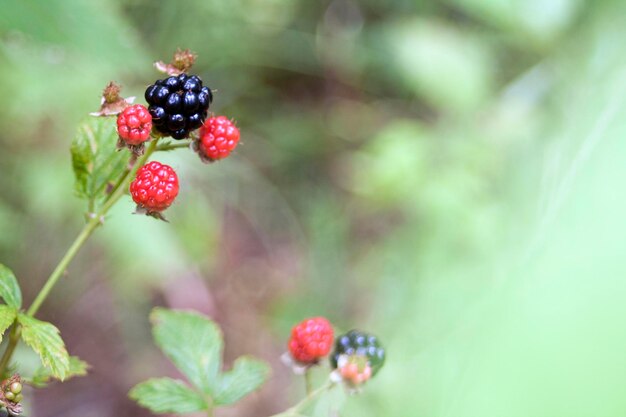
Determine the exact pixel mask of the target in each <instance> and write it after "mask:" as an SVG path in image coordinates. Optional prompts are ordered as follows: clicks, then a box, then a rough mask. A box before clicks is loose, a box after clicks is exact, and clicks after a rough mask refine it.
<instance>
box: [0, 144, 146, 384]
mask: <svg viewBox="0 0 626 417" xmlns="http://www.w3.org/2000/svg"><path fill="white" fill-rule="evenodd" d="M156 145H157V140H153V141H152V142H151V143H150V146H149V147H148V149H147V150H146V152H145V153H144V154H143V155H142V156H141V157H140V158H139V159H138V160H137V163H135V164H134V165H133V167H132V168H128V169H127V170H126V171H125V172H124V173H123V174H122V177H121V178H122V179H121V180H120V181H118V184H119V186H118V187H117V188H116V189H115V190H114V191H113V193H111V194H110V196H109V198H108V199H107V200H106V202H105V203H104V205H103V206H102V208H101V209H100V211H99V212H98V213H97V214H94V215H93V217H92V218H91V220H89V222H88V223H87V224H86V225H85V226H84V227H83V229H82V230H81V231H80V233H79V234H78V236H77V237H76V239H74V242H72V245H71V246H70V247H69V249H68V250H67V252H65V255H63V258H61V260H60V261H59V263H58V265H57V266H56V268H54V270H53V271H52V274H50V276H49V277H48V279H47V280H46V283H45V284H44V286H43V287H42V288H41V290H39V293H38V294H37V296H36V297H35V300H34V301H33V303H32V304H31V305H30V307H29V308H28V310H27V311H26V314H27V315H29V316H34V315H35V314H37V311H39V308H40V307H41V305H42V304H43V302H44V301H45V300H46V298H48V295H50V292H51V291H52V288H54V286H55V285H56V283H57V282H58V281H59V279H60V278H61V277H62V276H63V274H64V272H65V270H66V269H67V267H68V265H69V264H70V262H71V261H72V259H74V257H75V256H76V254H77V253H78V251H79V250H80V248H81V247H82V246H83V245H84V244H85V242H86V241H87V239H88V238H89V237H90V236H91V234H92V233H93V231H94V230H96V228H97V227H98V226H99V225H100V224H101V223H102V221H103V220H104V217H105V216H106V214H107V212H108V211H109V209H111V207H113V205H114V204H115V203H117V201H118V200H119V199H120V198H121V197H122V196H123V195H124V193H125V192H126V189H127V188H128V184H129V183H130V178H132V177H133V176H134V174H135V172H137V170H138V169H139V167H141V166H142V165H143V164H144V163H145V162H146V161H147V160H148V158H149V157H150V155H152V153H153V152H154V151H155V149H156ZM122 185H125V186H122ZM20 333H21V329H20V326H19V324H17V323H16V324H15V325H14V326H13V329H12V330H11V337H10V339H9V343H8V345H7V349H6V350H5V352H4V354H3V355H2V359H0V375H2V374H3V373H4V371H5V369H6V367H7V365H8V363H9V361H10V360H11V356H12V355H13V352H14V351H15V347H16V346H17V343H18V342H19V340H20V337H19V336H20Z"/></svg>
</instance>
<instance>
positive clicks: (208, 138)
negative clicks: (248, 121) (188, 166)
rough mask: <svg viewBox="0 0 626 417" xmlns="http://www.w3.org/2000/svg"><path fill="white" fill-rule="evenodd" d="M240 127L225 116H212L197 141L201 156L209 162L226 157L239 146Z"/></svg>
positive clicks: (201, 130) (202, 128) (201, 129)
mask: <svg viewBox="0 0 626 417" xmlns="http://www.w3.org/2000/svg"><path fill="white" fill-rule="evenodd" d="M238 143H239V129H237V126H235V125H234V124H233V122H231V121H230V120H228V119H227V118H226V117H224V116H217V117H211V118H209V119H208V120H207V121H206V122H204V125H203V126H202V127H201V128H200V138H199V141H198V143H197V147H198V153H199V154H200V157H201V158H202V157H204V158H206V159H207V160H208V161H209V162H212V161H217V160H219V159H224V158H226V157H227V156H228V155H230V153H231V152H232V151H233V150H234V149H235V148H236V147H237V144H238Z"/></svg>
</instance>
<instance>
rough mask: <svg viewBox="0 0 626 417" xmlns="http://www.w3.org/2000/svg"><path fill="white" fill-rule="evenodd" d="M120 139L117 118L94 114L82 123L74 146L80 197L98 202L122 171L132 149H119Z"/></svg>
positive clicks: (74, 160) (77, 188)
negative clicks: (118, 138)
mask: <svg viewBox="0 0 626 417" xmlns="http://www.w3.org/2000/svg"><path fill="white" fill-rule="evenodd" d="M116 143H117V132H116V128H115V119H114V118H110V117H90V118H89V119H87V120H86V121H85V122H84V123H83V124H82V125H81V126H80V128H79V130H78V133H77V134H76V137H75V138H74V141H73V142H72V147H71V152H72V166H73V168H74V175H75V177H76V183H75V189H76V193H77V194H78V196H79V197H81V198H85V199H87V200H89V201H93V202H97V200H99V199H100V198H102V197H103V196H104V195H105V191H106V187H107V185H109V184H111V183H114V182H115V181H116V180H117V178H118V177H119V176H120V175H121V174H122V172H123V171H124V168H125V165H126V163H127V161H128V153H127V152H118V151H117V149H116Z"/></svg>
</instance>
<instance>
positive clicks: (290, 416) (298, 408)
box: [270, 381, 335, 417]
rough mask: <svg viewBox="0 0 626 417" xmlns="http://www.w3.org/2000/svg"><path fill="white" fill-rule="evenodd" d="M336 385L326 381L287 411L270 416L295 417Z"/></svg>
mask: <svg viewBox="0 0 626 417" xmlns="http://www.w3.org/2000/svg"><path fill="white" fill-rule="evenodd" d="M334 386H335V383H334V382H332V381H328V382H327V383H325V384H324V385H322V386H321V387H319V388H318V389H316V390H315V391H313V392H311V393H310V394H309V395H307V396H306V397H305V398H304V399H303V400H302V401H300V402H299V403H298V404H296V405H294V406H293V407H291V408H289V409H288V410H286V411H283V412H282V413H278V414H274V415H272V416H270V417H295V416H299V415H301V412H302V411H303V410H304V409H305V408H307V407H308V406H309V405H310V404H311V403H312V402H313V401H315V400H316V399H317V397H319V396H320V395H322V394H323V393H325V392H327V391H330V390H331V389H332V388H333V387H334Z"/></svg>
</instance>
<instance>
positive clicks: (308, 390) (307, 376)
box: [304, 368, 313, 397]
mask: <svg viewBox="0 0 626 417" xmlns="http://www.w3.org/2000/svg"><path fill="white" fill-rule="evenodd" d="M304 389H305V390H306V395H307V397H308V396H309V395H311V391H312V390H313V385H312V382H311V368H307V369H306V371H304Z"/></svg>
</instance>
